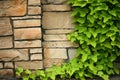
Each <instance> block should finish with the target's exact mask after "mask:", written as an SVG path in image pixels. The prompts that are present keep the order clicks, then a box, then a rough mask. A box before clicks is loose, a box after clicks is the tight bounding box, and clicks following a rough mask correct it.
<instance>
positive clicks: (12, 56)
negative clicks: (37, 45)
mask: <svg viewBox="0 0 120 80" xmlns="http://www.w3.org/2000/svg"><path fill="white" fill-rule="evenodd" d="M28 59H29V56H28V50H27V49H8V50H0V61H18V60H28Z"/></svg>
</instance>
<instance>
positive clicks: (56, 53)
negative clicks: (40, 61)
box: [44, 48, 67, 59]
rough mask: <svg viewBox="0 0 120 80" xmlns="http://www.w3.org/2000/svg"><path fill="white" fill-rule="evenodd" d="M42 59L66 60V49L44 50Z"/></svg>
mask: <svg viewBox="0 0 120 80" xmlns="http://www.w3.org/2000/svg"><path fill="white" fill-rule="evenodd" d="M44 57H45V58H61V59H67V51H66V49H50V48H46V49H44Z"/></svg>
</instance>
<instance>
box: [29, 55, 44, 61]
mask: <svg viewBox="0 0 120 80" xmlns="http://www.w3.org/2000/svg"><path fill="white" fill-rule="evenodd" d="M31 60H42V54H32V55H31Z"/></svg>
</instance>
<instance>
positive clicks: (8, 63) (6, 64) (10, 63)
mask: <svg viewBox="0 0 120 80" xmlns="http://www.w3.org/2000/svg"><path fill="white" fill-rule="evenodd" d="M4 68H14V65H13V63H12V62H6V63H5V64H4Z"/></svg>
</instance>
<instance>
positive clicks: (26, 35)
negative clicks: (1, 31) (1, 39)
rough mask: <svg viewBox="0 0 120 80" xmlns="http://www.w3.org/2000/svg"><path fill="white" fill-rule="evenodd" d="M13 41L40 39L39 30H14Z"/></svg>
mask: <svg viewBox="0 0 120 80" xmlns="http://www.w3.org/2000/svg"><path fill="white" fill-rule="evenodd" d="M14 35H15V40H22V39H41V28H24V29H14Z"/></svg>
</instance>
